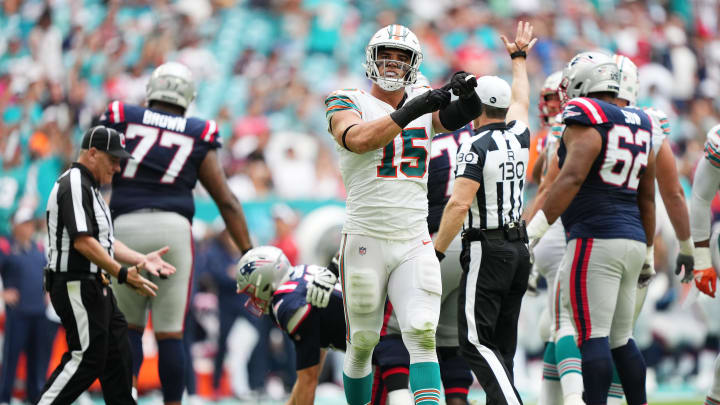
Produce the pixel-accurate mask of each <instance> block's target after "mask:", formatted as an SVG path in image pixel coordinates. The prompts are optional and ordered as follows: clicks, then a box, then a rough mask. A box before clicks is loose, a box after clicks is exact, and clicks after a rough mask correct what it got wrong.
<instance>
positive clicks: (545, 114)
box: [538, 70, 562, 125]
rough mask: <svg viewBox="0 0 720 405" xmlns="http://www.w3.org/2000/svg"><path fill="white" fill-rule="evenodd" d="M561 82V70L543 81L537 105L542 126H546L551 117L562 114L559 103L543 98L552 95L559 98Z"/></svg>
mask: <svg viewBox="0 0 720 405" xmlns="http://www.w3.org/2000/svg"><path fill="white" fill-rule="evenodd" d="M561 80H562V70H558V71H557V72H553V73H552V74H550V76H548V77H547V78H546V79H545V82H544V83H543V86H542V88H541V89H540V102H539V103H538V109H540V121H541V122H542V123H543V125H547V124H548V123H549V122H550V119H551V118H552V117H554V116H555V115H557V114H559V113H560V112H562V110H561V109H560V102H559V101H556V100H546V99H545V96H550V95H553V94H557V95H558V97H559V96H560V81H561Z"/></svg>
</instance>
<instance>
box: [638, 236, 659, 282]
mask: <svg viewBox="0 0 720 405" xmlns="http://www.w3.org/2000/svg"><path fill="white" fill-rule="evenodd" d="M653 276H655V249H654V248H653V246H648V248H647V251H646V254H645V263H643V267H642V270H640V277H639V278H638V288H646V287H647V286H648V285H650V280H651V279H652V278H653Z"/></svg>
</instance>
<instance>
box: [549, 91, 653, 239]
mask: <svg viewBox="0 0 720 405" xmlns="http://www.w3.org/2000/svg"><path fill="white" fill-rule="evenodd" d="M563 122H564V123H565V125H567V126H571V125H583V126H591V127H593V128H595V130H597V132H598V133H599V134H600V136H601V137H602V149H601V150H600V153H599V154H598V156H597V157H596V158H595V161H594V162H593V164H592V167H591V168H590V171H589V172H588V175H587V177H586V178H585V181H584V182H583V184H582V186H581V187H580V190H579V191H578V193H577V195H576V196H575V198H574V199H573V201H572V202H571V203H570V206H569V207H568V208H567V210H565V212H564V213H563V214H562V221H563V225H564V226H565V229H566V231H568V232H569V233H570V236H569V239H575V238H598V239H632V240H637V241H640V242H643V243H645V231H644V229H643V226H642V221H641V219H640V209H639V208H638V203H637V189H638V186H639V184H640V178H641V177H642V175H643V173H644V172H645V169H646V168H647V164H648V155H649V153H651V152H650V151H651V150H652V123H651V120H650V117H649V116H648V115H647V114H646V113H645V112H644V111H642V110H641V109H637V108H634V107H625V108H620V107H618V106H616V105H613V104H610V103H606V102H603V101H600V100H597V99H593V98H585V97H580V98H575V99H572V100H570V101H569V102H568V103H567V105H566V106H565V110H564V111H563ZM566 156H567V149H566V147H565V143H564V142H563V141H561V143H560V147H559V148H558V158H559V164H560V168H561V169H562V167H563V164H564V163H565V158H566Z"/></svg>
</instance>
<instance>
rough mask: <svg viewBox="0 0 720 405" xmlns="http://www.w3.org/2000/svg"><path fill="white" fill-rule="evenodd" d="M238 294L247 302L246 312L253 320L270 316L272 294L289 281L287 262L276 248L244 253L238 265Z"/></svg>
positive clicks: (263, 247) (261, 247) (265, 247)
mask: <svg viewBox="0 0 720 405" xmlns="http://www.w3.org/2000/svg"><path fill="white" fill-rule="evenodd" d="M237 266H238V267H237V268H238V271H237V275H236V280H237V292H238V294H245V295H247V296H248V300H247V301H246V302H245V308H247V309H248V311H249V312H250V313H252V314H253V315H256V316H262V315H263V314H268V313H270V305H271V302H272V297H273V293H274V292H275V290H276V289H277V288H278V286H279V285H280V284H282V283H283V282H284V281H285V280H287V278H288V269H289V267H290V262H289V261H288V259H287V257H286V256H285V254H283V253H282V251H281V250H280V249H278V248H276V247H272V246H260V247H257V248H254V249H252V250H250V251H249V252H247V253H246V254H245V255H244V256H243V257H242V258H241V259H240V262H239V263H238V265H237Z"/></svg>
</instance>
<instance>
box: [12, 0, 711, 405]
mask: <svg viewBox="0 0 720 405" xmlns="http://www.w3.org/2000/svg"><path fill="white" fill-rule="evenodd" d="M0 4H1V5H0V163H1V167H0V236H1V237H3V238H4V239H0V252H2V253H3V254H6V255H9V254H13V252H15V251H14V250H13V249H12V246H13V245H12V243H13V241H14V240H16V239H18V238H20V237H21V235H13V233H14V231H15V229H20V228H21V227H19V226H13V224H14V225H18V224H21V223H26V222H28V221H29V220H30V221H32V223H33V225H34V226H35V228H34V229H35V230H36V238H37V240H38V243H39V244H40V245H42V243H41V242H42V239H43V237H44V236H43V232H44V230H45V228H44V224H43V217H44V210H45V203H46V199H47V196H48V194H49V192H50V189H51V188H52V184H53V182H54V181H55V179H56V177H57V175H58V174H59V173H60V172H61V171H62V170H63V169H64V168H65V167H66V166H67V165H68V163H69V162H70V161H71V160H72V159H73V158H74V157H75V154H76V151H77V147H78V142H79V140H80V137H81V135H82V133H83V132H84V131H85V130H86V129H87V128H88V127H90V126H91V125H92V123H93V122H94V120H96V119H97V117H98V116H99V115H100V114H101V113H102V112H103V111H104V109H105V108H106V107H107V105H108V103H109V102H110V101H112V100H121V101H123V102H125V103H130V104H142V103H143V100H144V95H145V84H146V82H147V80H148V78H149V76H150V73H151V71H152V70H153V69H154V68H155V67H156V66H158V65H160V64H161V63H163V62H165V61H170V60H174V61H180V62H182V63H184V64H186V65H187V66H189V67H190V69H191V70H192V72H193V74H194V77H195V80H196V84H197V93H198V95H197V99H196V101H195V103H194V104H193V106H192V107H191V108H190V110H189V115H195V116H199V117H201V118H205V119H214V120H216V121H217V123H218V125H219V128H220V134H221V136H222V138H223V141H224V147H223V149H222V161H223V166H224V168H225V172H226V175H227V177H228V182H229V184H230V185H231V188H232V190H233V192H234V193H235V194H236V196H237V197H238V198H239V199H240V200H241V201H242V202H243V206H244V208H245V212H246V215H247V217H248V222H249V225H250V229H251V232H252V233H253V236H254V237H255V238H256V241H257V243H273V244H275V245H278V246H281V247H282V248H283V249H284V250H285V251H286V253H287V254H288V257H289V258H290V260H291V261H293V262H294V263H301V262H314V263H317V264H326V263H325V261H326V260H327V259H328V258H329V257H330V256H331V255H332V252H333V250H334V249H336V245H335V244H336V243H337V240H338V239H339V235H337V231H338V230H339V226H340V224H341V223H342V206H343V200H344V196H345V191H344V188H343V185H342V179H341V177H340V174H339V170H338V167H337V155H336V151H335V144H334V141H333V140H332V138H331V136H330V135H329V134H328V133H327V131H326V121H325V106H324V104H323V101H324V98H325V96H326V95H327V94H328V93H329V92H331V91H333V90H335V89H339V88H347V87H360V88H368V87H369V82H368V80H367V79H366V78H365V77H364V68H363V66H362V63H363V62H364V60H365V51H364V48H365V45H366V44H367V42H368V40H369V38H370V36H371V35H372V34H373V33H374V32H375V31H376V30H377V29H379V28H380V27H382V26H385V25H388V24H392V23H400V24H404V25H407V26H408V27H410V28H411V29H412V30H413V31H414V32H415V33H416V34H417V36H418V38H419V39H420V42H421V46H422V49H423V53H424V61H423V64H422V66H421V71H422V72H423V74H424V75H425V76H426V77H427V78H428V79H429V80H430V81H431V83H432V84H433V85H434V86H441V85H442V84H444V81H445V80H447V78H448V77H449V76H450V75H451V74H452V72H454V71H457V70H465V71H468V72H472V73H474V74H476V75H488V74H494V75H499V76H501V77H504V78H506V79H510V73H511V72H510V70H509V65H510V59H509V58H508V57H507V54H506V51H505V49H504V47H503V46H502V43H501V41H500V40H499V35H500V34H505V35H508V36H509V35H513V34H514V31H515V24H516V21H517V19H518V18H523V19H528V20H529V21H531V22H532V24H533V25H534V26H535V35H536V36H537V37H538V38H539V42H538V43H537V45H536V47H535V48H534V49H533V51H532V54H531V55H530V57H529V64H528V65H529V74H530V83H531V88H532V89H533V91H532V93H531V112H532V111H537V101H538V91H539V89H540V86H541V85H542V83H543V81H544V79H545V77H546V76H547V75H549V74H550V73H552V72H554V71H556V70H559V69H561V68H562V67H563V65H564V64H565V63H566V62H567V61H568V60H569V59H570V58H571V57H572V56H573V55H574V54H575V53H577V52H579V51H584V50H592V49H600V48H601V49H605V50H608V51H610V52H614V53H620V54H623V55H626V56H628V57H630V58H631V59H632V60H633V61H634V62H635V63H636V64H637V65H638V67H639V69H640V98H639V100H640V102H639V104H641V105H643V106H645V105H647V106H653V107H656V108H658V109H661V110H663V111H664V112H666V113H667V114H668V116H669V117H670V124H671V128H672V132H671V136H670V141H671V145H672V147H673V150H674V152H675V154H676V157H677V163H678V169H679V171H680V178H681V182H682V184H683V185H684V187H685V190H686V194H687V195H688V196H689V193H690V187H691V184H692V176H693V171H694V167H695V164H696V162H697V161H698V159H700V158H701V157H702V148H703V142H704V139H705V134H706V132H707V131H708V130H709V129H710V128H711V127H712V126H713V125H715V124H716V123H718V121H720V98H719V97H718V94H719V92H720V35H718V34H719V30H720V21H719V20H718V17H719V15H720V13H719V11H720V3H719V2H718V1H717V0H645V1H641V0H637V1H620V0H558V1H551V0H509V1H507V0H487V1H471V0H353V1H347V0H177V1H171V0H123V1H119V0H105V1H101V0H25V1H20V0H4V1H2V2H0ZM530 127H531V129H533V130H534V131H536V132H539V130H540V124H539V119H538V115H537V114H531V122H530ZM533 190H534V189H533V187H532V186H531V187H529V188H528V191H527V192H528V198H531V197H532V194H533ZM196 201H197V206H198V214H197V218H196V221H195V224H194V231H195V232H194V234H195V237H196V239H197V248H196V252H197V255H196V277H195V280H196V286H195V291H196V292H197V294H195V299H194V300H193V308H192V311H190V313H189V320H188V325H190V326H189V329H190V331H191V332H192V333H191V335H192V336H191V337H190V338H189V339H188V350H191V351H192V352H193V355H194V358H195V359H196V362H195V369H196V372H197V375H198V376H201V378H200V379H199V380H198V381H199V387H200V388H199V390H200V391H202V393H203V394H204V395H205V396H206V397H210V398H222V397H224V396H229V395H236V396H243V395H260V396H262V395H271V396H277V397H278V398H280V397H282V395H283V392H284V389H286V388H287V387H288V386H289V385H290V384H291V383H292V381H293V378H294V373H293V371H292V370H293V365H292V364H291V363H292V361H288V359H292V358H293V356H292V353H291V352H290V351H291V350H292V348H291V347H290V346H291V345H288V344H287V341H286V340H284V339H283V338H282V336H281V334H280V333H279V330H277V329H274V328H273V327H272V325H271V324H269V323H268V322H269V321H267V320H258V319H253V318H250V317H249V316H246V314H245V312H244V309H243V306H242V304H243V302H242V298H241V297H239V296H236V295H235V294H234V282H233V278H234V277H233V274H232V271H231V270H232V263H233V261H234V260H237V259H238V252H237V250H236V249H234V247H233V246H232V244H231V243H230V242H229V239H228V238H227V237H226V235H224V233H223V232H222V225H221V222H220V223H219V222H218V219H217V211H216V210H215V208H214V206H213V205H212V203H209V202H208V198H207V196H206V195H205V193H204V192H203V190H201V189H198V190H197V198H196ZM713 208H714V211H715V213H716V215H715V218H718V216H717V214H718V213H719V212H720V202H718V201H716V202H715V204H714V205H713ZM660 211H661V212H660V213H659V217H660V220H659V221H658V232H659V234H660V236H661V238H660V242H661V243H660V246H661V247H660V248H656V252H657V253H656V254H657V256H658V257H657V258H656V266H657V270H658V272H659V276H658V277H657V279H656V280H655V281H654V282H653V284H652V286H651V291H650V295H649V296H650V298H649V300H648V302H647V303H646V313H644V314H643V316H642V317H641V322H640V324H639V326H638V331H637V333H638V341H639V343H641V345H642V347H643V349H644V352H645V354H646V358H647V359H648V364H649V365H650V366H651V367H652V372H651V378H650V380H651V383H652V384H657V385H656V386H657V391H656V392H659V393H662V392H680V393H681V394H683V395H691V396H692V395H700V394H701V393H702V391H703V390H704V389H705V388H706V387H707V386H708V385H709V383H710V381H709V378H711V376H712V360H713V359H714V356H715V354H716V353H717V351H718V336H720V310H719V308H716V307H718V306H719V305H718V303H714V302H712V301H711V300H709V299H708V300H704V299H702V298H697V295H696V294H695V292H694V290H690V289H689V288H688V287H687V286H681V285H680V284H679V283H678V282H677V280H676V279H675V277H674V275H672V269H673V268H674V260H675V259H674V257H675V256H674V255H675V252H676V249H677V247H676V242H675V241H674V234H673V232H672V228H671V227H670V225H669V222H668V221H667V219H666V218H664V217H663V215H664V214H663V213H662V210H660ZM21 214H22V215H21ZM17 232H20V231H17ZM715 251H716V252H717V248H716V249H715ZM9 268H10V267H9V266H3V267H1V269H2V276H3V282H5V283H7V279H8V278H10V279H12V277H13V275H12V274H9V272H10V270H8V269H9ZM38 288H40V287H39V285H38ZM2 298H3V301H4V303H5V306H6V307H7V308H12V307H15V306H19V305H21V304H22V303H23V301H24V300H23V299H22V297H18V296H17V294H16V293H13V292H12V289H8V288H5V289H3V294H2ZM527 300H528V301H533V302H536V303H537V305H525V306H524V310H523V317H522V322H521V328H522V331H521V337H522V349H521V350H520V353H519V354H518V357H519V359H520V360H521V361H520V362H519V363H518V364H520V365H521V366H519V367H523V368H522V371H520V372H518V373H517V375H518V379H519V382H518V386H519V387H521V389H522V390H523V391H525V392H530V393H531V395H532V393H533V392H535V391H536V390H537V389H538V387H539V380H540V372H541V362H540V361H538V360H541V359H540V357H539V356H540V355H541V352H542V342H541V341H540V339H539V337H538V333H537V325H536V319H537V317H538V316H537V315H538V313H536V312H535V311H536V310H537V309H538V308H541V307H542V305H544V304H543V303H544V302H545V301H544V298H542V295H541V296H540V297H528V298H527ZM25 301H27V300H25ZM240 319H243V320H242V321H240V322H236V320H240ZM233 325H234V327H233ZM670 325H672V326H670ZM61 332H62V331H61ZM147 335H149V334H146V336H147ZM228 336H230V338H229V339H228ZM151 340H152V339H150V340H149V341H148V342H146V346H145V347H148V346H149V345H151V344H152V342H151ZM226 345H227V347H229V350H226ZM228 351H229V355H227V356H226V353H227V352H228ZM146 355H147V356H148V357H152V355H153V353H152V350H149V354H148V353H146ZM6 358H7V354H4V356H3V358H2V359H1V361H2V363H3V366H4V365H5V363H6V361H5V360H6ZM51 361H53V360H51ZM333 361H337V359H335V360H332V359H331V361H330V362H333ZM248 363H249V364H250V366H251V371H250V372H248V369H247V364H248ZM148 364H150V365H148ZM143 367H144V369H145V368H151V367H152V363H151V362H150V363H146V365H144V366H143ZM22 368H23V367H20V372H19V373H20V374H19V376H20V377H21V378H18V379H17V381H16V384H15V387H14V389H15V391H16V393H20V395H22V391H23V389H24V385H23V373H24V371H23V370H22ZM213 369H215V370H218V371H216V372H215V378H214V379H213V378H212V377H211V376H212V374H213ZM330 369H331V371H332V367H330ZM3 372H4V373H7V372H8V371H7V370H6V369H5V368H4V369H3ZM202 376H205V377H202ZM154 378H156V377H154ZM146 379H147V380H148V381H149V382H148V383H147V384H145V388H146V389H147V390H152V389H153V388H157V387H155V386H153V384H154V382H153V381H154V380H152V379H153V372H150V371H148V372H147V377H146ZM324 379H325V380H328V381H333V380H337V378H336V376H335V377H334V376H333V375H332V372H329V374H328V375H327V376H325V377H324ZM206 380H207V381H206ZM141 384H142V383H141ZM203 384H205V385H207V387H205V386H204V385H203ZM0 402H2V398H0Z"/></svg>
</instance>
